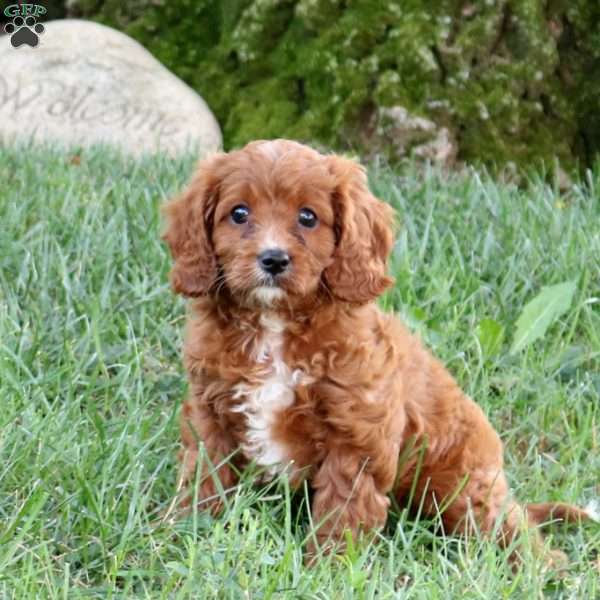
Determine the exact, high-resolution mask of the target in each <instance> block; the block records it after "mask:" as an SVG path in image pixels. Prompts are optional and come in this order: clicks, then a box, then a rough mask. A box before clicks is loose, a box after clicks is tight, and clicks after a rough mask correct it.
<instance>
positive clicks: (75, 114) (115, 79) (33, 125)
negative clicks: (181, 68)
mask: <svg viewBox="0 0 600 600" xmlns="http://www.w3.org/2000/svg"><path fill="white" fill-rule="evenodd" d="M9 37H10V36H8V35H4V36H1V37H0V139H2V140H13V139H26V140H27V139H34V140H36V141H39V140H44V141H51V142H52V141H56V142H59V143H62V144H63V145H65V146H66V145H89V144H93V143H98V142H107V143H110V144H113V145H117V146H120V147H121V148H122V149H123V150H124V151H126V152H128V153H131V154H134V155H140V154H144V153H153V152H156V151H164V152H166V153H168V154H170V155H172V156H174V155H176V154H179V153H180V152H182V151H185V150H186V149H190V150H194V151H195V152H198V153H200V154H207V153H210V152H214V151H215V150H218V149H219V148H220V147H221V131H220V129H219V125H218V123H217V121H216V120H215V118H214V116H213V114H212V112H211V111H210V109H209V108H208V106H207V105H206V103H205V102H204V100H202V98H201V97H200V96H199V95H198V94H196V92H194V91H193V90H192V89H191V88H189V87H188V86H187V85H186V84H184V83H183V82H182V81H181V80H179V79H178V78H177V77H175V75H173V74H172V73H171V72H170V71H169V70H168V69H166V68H165V67H164V66H163V65H161V64H160V63H159V62H158V61H157V60H156V59H155V58H154V57H153V56H152V55H151V54H150V53H149V52H148V51H147V50H145V49H144V48H143V47H142V46H141V45H140V44H138V43H137V42H136V41H134V40H132V39H131V38H130V37H128V36H126V35H124V34H122V33H120V32H118V31H116V30H114V29H111V28H110V27H105V26H104V25H99V24H97V23H92V22H89V21H82V20H78V19H65V20H60V21H50V22H48V23H44V31H43V33H42V34H40V35H39V43H38V44H37V46H35V47H31V46H28V45H25V44H24V45H22V46H20V47H18V48H15V47H14V46H13V45H12V44H11V43H10V41H9Z"/></svg>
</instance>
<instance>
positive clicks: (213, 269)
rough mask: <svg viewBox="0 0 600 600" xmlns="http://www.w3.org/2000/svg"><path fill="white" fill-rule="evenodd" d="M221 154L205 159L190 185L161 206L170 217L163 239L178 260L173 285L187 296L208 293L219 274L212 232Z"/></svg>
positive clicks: (172, 273)
mask: <svg viewBox="0 0 600 600" xmlns="http://www.w3.org/2000/svg"><path fill="white" fill-rule="evenodd" d="M221 156H222V155H216V156H213V157H211V158H209V159H206V160H204V161H202V162H201V163H200V164H199V166H198V169H197V171H196V174H195V175H194V177H193V178H192V181H191V182H190V184H189V185H188V187H187V189H186V190H185V191H184V192H183V193H182V194H181V195H180V196H178V197H177V198H175V199H174V200H171V201H170V202H168V203H167V204H165V206H164V207H163V208H162V212H163V214H164V215H165V217H166V220H167V229H166V231H165V233H164V234H163V236H162V239H163V240H165V241H166V242H167V244H168V245H169V248H170V250H171V255H172V256H173V259H174V261H175V262H174V265H173V268H172V269H171V274H170V279H171V285H172V287H173V290H174V291H175V292H177V293H178V294H183V295H184V296H190V297H197V296H202V295H204V294H207V293H208V291H209V289H210V288H211V286H212V284H213V283H214V281H215V278H216V277H217V262H216V258H215V255H214V251H213V247H212V241H211V233H212V225H213V216H214V210H215V206H216V204H217V199H218V193H219V189H218V188H219V179H218V177H217V175H216V173H215V166H216V163H217V161H218V160H219V158H220V157H221Z"/></svg>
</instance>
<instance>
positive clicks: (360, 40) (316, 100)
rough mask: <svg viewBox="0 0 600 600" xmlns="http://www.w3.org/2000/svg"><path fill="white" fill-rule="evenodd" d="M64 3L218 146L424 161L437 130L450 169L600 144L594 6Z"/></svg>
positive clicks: (185, 0)
mask: <svg viewBox="0 0 600 600" xmlns="http://www.w3.org/2000/svg"><path fill="white" fill-rule="evenodd" d="M434 4H435V5H436V6H435V9H434V10H432V6H433V5H434ZM69 10H70V13H71V15H73V16H83V17H87V18H92V19H95V20H98V21H100V22H102V23H105V24H107V25H111V26H113V27H116V28H118V29H121V30H123V31H125V32H126V33H128V34H129V35H131V36H133V37H134V38H136V39H137V40H139V41H140V42H141V43H142V44H144V45H145V46H146V47H147V48H148V49H149V50H150V51H151V52H152V53H153V54H154V55H155V56H156V57H157V58H158V59H159V60H161V61H162V62H163V63H164V64H165V65H166V66H167V67H168V68H170V69H171V70H172V71H174V72H175V73H176V74H177V75H179V76H180V77H181V78H182V79H184V80H185V81H186V82H188V83H189V84H190V85H191V86H192V87H193V88H194V89H196V90H197V91H198V92H199V93H200V94H201V95H202V96H203V97H204V98H205V99H206V101H207V102H208V104H209V105H210V106H211V108H212V109H213V111H214V112H215V114H216V116H217V118H218V120H219V122H220V123H221V126H222V128H223V133H224V139H225V145H226V147H232V146H238V145H241V144H243V143H245V142H247V141H248V140H250V139H255V138H269V137H277V136H281V137H292V138H296V139H300V140H305V141H309V140H310V141H319V142H322V143H323V144H326V145H328V146H332V147H334V148H339V149H353V150H355V151H357V152H359V153H360V154H363V155H365V154H367V155H368V154H371V153H373V152H383V153H384V154H386V155H387V156H388V157H389V158H390V159H392V160H396V159H398V158H399V157H401V156H403V155H406V154H408V153H410V152H411V151H415V150H417V154H419V153H420V154H422V155H424V156H429V155H431V153H432V152H433V151H432V150H428V146H427V144H430V143H433V142H436V140H437V141H439V140H440V132H443V133H444V134H445V135H446V137H447V140H448V144H449V145H450V146H452V148H453V149H455V150H456V151H457V156H458V159H459V160H465V161H468V162H483V163H484V164H487V165H490V166H502V165H505V164H507V163H514V164H516V165H517V166H520V167H525V166H530V165H533V164H535V163H536V162H537V161H539V160H543V161H545V162H546V163H552V162H553V161H554V159H555V158H558V159H559V161H560V163H561V165H563V167H565V168H567V169H572V168H573V167H575V166H587V165H590V164H591V163H592V161H593V156H594V155H595V154H597V153H598V151H599V150H600V110H599V109H600V107H599V101H598V98H600V29H599V28H598V23H599V22H600V3H598V2H597V0H571V1H568V0H547V1H542V0H496V1H495V2H476V1H473V2H465V1H464V0H440V1H439V2H437V3H432V2H428V1H426V0H402V1H400V0H391V1H388V2H376V1H368V0H354V1H353V2H348V1H346V0H222V1H220V2H219V1H217V0H201V1H198V2H194V1H191V0H169V1H167V0H137V1H133V2H129V3H126V4H125V3H122V2H120V1H115V0H108V1H106V2H94V1H93V0H71V1H70V2H69ZM392 107H403V108H404V109H406V110H407V111H408V112H407V113H406V118H407V119H408V124H407V123H401V124H400V125H398V123H397V122H396V121H395V120H394V119H393V118H390V116H393V115H394V114H396V113H394V111H391V112H390V111H389V110H387V109H389V108H392ZM424 144H425V148H423V145H424ZM419 148H421V150H420V151H419ZM453 157H454V152H450V154H449V158H447V159H446V162H451V161H452V159H453Z"/></svg>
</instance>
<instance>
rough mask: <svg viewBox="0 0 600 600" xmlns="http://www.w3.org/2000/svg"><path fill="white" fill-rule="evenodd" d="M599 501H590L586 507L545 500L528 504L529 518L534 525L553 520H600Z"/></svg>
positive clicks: (572, 521)
mask: <svg viewBox="0 0 600 600" xmlns="http://www.w3.org/2000/svg"><path fill="white" fill-rule="evenodd" d="M598 508H599V507H598V503H596V502H590V503H589V504H588V505H587V506H586V507H585V508H580V507H578V506H573V505H572V504H565V503H564V502H544V503H542V504H527V505H525V509H526V511H527V519H528V520H529V522H530V523H531V524H533V525H547V524H549V523H550V522H551V521H561V522H563V523H579V522H580V521H596V522H600V511H599V510H598Z"/></svg>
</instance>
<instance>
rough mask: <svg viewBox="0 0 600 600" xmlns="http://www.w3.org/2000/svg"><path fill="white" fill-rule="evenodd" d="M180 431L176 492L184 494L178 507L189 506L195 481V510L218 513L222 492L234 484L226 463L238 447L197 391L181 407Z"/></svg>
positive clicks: (220, 506)
mask: <svg viewBox="0 0 600 600" xmlns="http://www.w3.org/2000/svg"><path fill="white" fill-rule="evenodd" d="M180 428H181V440H182V443H183V448H182V450H181V452H180V455H179V459H180V461H181V473H180V479H179V486H178V489H181V490H183V493H184V495H183V499H182V502H181V505H182V506H189V505H190V504H192V502H193V501H194V497H195V494H194V489H193V487H192V486H193V484H194V481H197V482H198V491H197V496H196V498H197V502H198V508H200V509H202V510H209V511H210V512H211V513H213V514H217V513H218V512H220V510H221V509H222V505H223V498H222V494H221V491H225V492H226V491H227V490H228V489H230V488H231V487H233V486H234V485H235V484H236V483H237V479H238V477H237V474H236V473H235V471H234V470H233V468H232V467H231V465H230V463H229V461H228V458H229V457H230V456H231V455H232V454H233V453H234V452H235V450H236V448H237V444H236V442H235V440H234V439H233V437H232V436H231V434H230V433H229V432H228V431H226V430H225V428H224V427H223V426H222V425H221V423H220V422H219V419H218V416H217V415H216V414H215V412H214V410H213V409H212V407H211V406H210V404H209V402H208V401H207V399H206V398H205V394H202V393H198V392H197V391H196V390H193V391H192V394H191V395H190V398H189V399H188V400H187V401H186V402H185V403H184V405H183V408H182V411H181V417H180ZM201 449H203V450H204V452H201ZM197 470H198V471H199V472H198V479H197V480H196V471H197Z"/></svg>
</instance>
